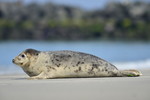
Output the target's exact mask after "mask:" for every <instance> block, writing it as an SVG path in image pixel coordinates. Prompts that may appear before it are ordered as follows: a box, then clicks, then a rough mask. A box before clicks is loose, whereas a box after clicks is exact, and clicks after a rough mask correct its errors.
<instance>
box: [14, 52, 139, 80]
mask: <svg viewBox="0 0 150 100" xmlns="http://www.w3.org/2000/svg"><path fill="white" fill-rule="evenodd" d="M13 63H15V64H17V65H19V66H21V67H22V69H23V70H24V71H25V72H26V73H27V74H28V75H29V76H30V77H31V78H33V79H47V78H65V77H123V76H140V75H141V73H140V72H139V71H137V70H124V71H120V70H118V69H117V68H116V67H115V66H114V65H112V64H110V63H109V62H107V61H105V60H103V59H101V58H99V57H96V56H93V55H90V54H86V53H81V52H75V51H48V52H44V51H37V50H34V49H27V50H25V51H23V52H22V53H21V54H19V55H18V56H17V57H15V59H13Z"/></svg>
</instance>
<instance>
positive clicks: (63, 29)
mask: <svg viewBox="0 0 150 100" xmlns="http://www.w3.org/2000/svg"><path fill="white" fill-rule="evenodd" d="M8 5H9V6H8ZM10 5H11V6H10ZM108 6H109V7H107V6H106V8H104V9H100V10H96V11H83V10H82V9H78V8H73V7H67V6H58V5H54V4H51V3H48V4H43V5H38V4H28V5H24V4H21V3H19V4H18V3H9V4H8V3H3V6H2V3H1V5H0V40H23V39H24V40H25V39H28V40H31V39H34V40H89V39H114V40H116V39H121V40H122V39H124V40H150V33H149V32H150V11H149V10H148V9H150V4H146V3H142V2H138V3H136V2H135V3H131V4H120V3H111V4H108ZM136 7H138V9H140V11H141V10H142V11H141V12H140V11H138V10H137V9H135V8H136ZM140 7H141V8H140ZM143 7H144V8H143ZM6 9H7V10H6Z"/></svg>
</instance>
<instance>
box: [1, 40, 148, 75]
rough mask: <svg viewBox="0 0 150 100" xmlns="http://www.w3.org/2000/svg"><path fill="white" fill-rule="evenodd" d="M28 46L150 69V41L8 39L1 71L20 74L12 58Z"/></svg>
mask: <svg viewBox="0 0 150 100" xmlns="http://www.w3.org/2000/svg"><path fill="white" fill-rule="evenodd" d="M27 48H34V49H37V50H41V51H53V50H73V51H80V52H85V53H90V54H93V55H96V56H98V57H101V58H103V59H105V60H107V61H109V62H111V63H113V64H115V65H116V66H117V67H120V68H124V69H125V68H150V42H120V41H117V42H112V41H109V42H106V41H76V42H75V41H74V42H73V41H57V42H55V41H53V42H52V41H49V42H43V41H7V42H0V73H14V72H15V73H19V72H21V71H20V68H19V67H17V66H15V65H14V64H12V59H13V58H14V57H15V56H17V55H18V54H19V53H20V52H22V51H23V50H25V49H27Z"/></svg>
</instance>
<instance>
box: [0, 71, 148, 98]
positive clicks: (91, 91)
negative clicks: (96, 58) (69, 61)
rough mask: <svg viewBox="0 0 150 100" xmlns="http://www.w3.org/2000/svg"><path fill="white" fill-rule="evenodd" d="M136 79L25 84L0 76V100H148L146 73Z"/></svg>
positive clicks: (21, 77) (19, 78)
mask: <svg viewBox="0 0 150 100" xmlns="http://www.w3.org/2000/svg"><path fill="white" fill-rule="evenodd" d="M141 72H142V74H143V76H140V77H109V78H67V79H47V80H27V79H26V78H27V77H28V76H27V75H25V74H24V75H0V100H150V69H149V70H148V69H147V70H141Z"/></svg>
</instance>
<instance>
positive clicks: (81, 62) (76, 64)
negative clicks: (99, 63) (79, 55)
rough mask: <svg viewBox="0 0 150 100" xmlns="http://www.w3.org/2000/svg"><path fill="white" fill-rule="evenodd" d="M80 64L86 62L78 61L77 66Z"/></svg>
mask: <svg viewBox="0 0 150 100" xmlns="http://www.w3.org/2000/svg"><path fill="white" fill-rule="evenodd" d="M79 64H84V62H80V61H78V62H77V64H76V66H78V65H79Z"/></svg>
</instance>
